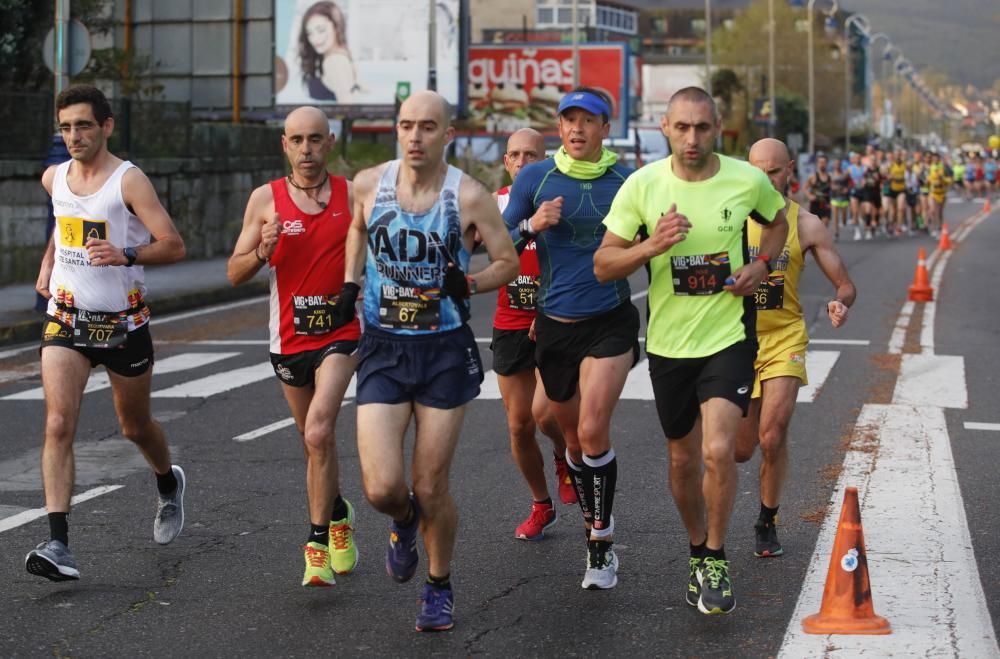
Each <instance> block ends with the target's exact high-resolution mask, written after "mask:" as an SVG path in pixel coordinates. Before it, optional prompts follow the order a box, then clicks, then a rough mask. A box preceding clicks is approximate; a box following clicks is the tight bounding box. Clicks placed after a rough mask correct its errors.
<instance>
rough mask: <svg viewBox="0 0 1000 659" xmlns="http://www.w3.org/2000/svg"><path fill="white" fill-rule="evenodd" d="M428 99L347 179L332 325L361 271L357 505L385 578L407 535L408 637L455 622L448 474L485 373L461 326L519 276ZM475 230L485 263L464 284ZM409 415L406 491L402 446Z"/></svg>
mask: <svg viewBox="0 0 1000 659" xmlns="http://www.w3.org/2000/svg"><path fill="white" fill-rule="evenodd" d="M450 116H451V110H450V108H449V107H448V104H447V102H446V101H445V100H444V99H443V98H442V97H441V96H439V95H438V94H436V93H434V92H429V91H423V92H418V93H416V94H414V95H413V96H411V97H410V98H408V99H407V100H406V102H405V103H403V105H402V107H401V108H400V113H399V122H398V124H397V136H398V139H399V144H400V147H401V149H402V153H403V157H402V159H401V160H395V161H392V162H389V163H385V164H382V165H379V166H377V167H374V168H372V169H368V170H365V171H363V172H361V173H359V174H358V175H357V176H356V177H355V179H354V214H353V219H352V224H351V229H350V233H349V234H348V238H347V251H346V264H345V270H346V271H345V282H346V283H345V284H344V289H343V291H342V293H341V295H340V297H339V299H338V302H337V305H336V306H335V308H334V313H335V315H336V316H337V321H336V322H337V323H346V322H348V321H349V320H350V319H351V318H352V317H353V315H354V306H355V303H356V301H357V297H358V294H359V292H360V287H359V286H358V284H357V282H358V281H359V280H360V277H361V273H362V267H363V266H364V272H365V295H364V304H363V309H364V311H363V317H364V325H365V327H364V334H363V335H362V337H361V343H360V345H359V347H358V385H357V403H358V455H359V458H360V461H361V473H362V477H363V479H364V484H365V493H366V495H367V496H368V501H369V502H370V503H371V504H372V506H373V507H374V508H375V509H376V510H378V511H379V512H382V513H385V514H387V515H389V516H390V517H391V518H392V524H391V526H390V535H389V546H388V548H387V551H386V570H387V571H388V573H389V575H390V576H391V577H392V578H393V579H395V580H396V581H398V582H400V583H402V582H405V581H408V580H409V579H410V578H412V577H413V574H414V573H415V572H416V569H417V563H418V562H419V556H418V554H417V532H418V530H419V531H420V532H421V534H422V536H423V539H424V547H425V548H426V550H427V559H428V563H429V565H428V577H427V582H426V583H425V584H424V589H423V594H422V596H421V602H422V605H421V609H420V612H419V614H418V615H417V622H416V629H417V631H432V630H444V629H450V628H451V627H452V626H453V619H452V611H453V607H454V596H453V594H452V588H451V581H450V573H451V558H452V553H453V550H454V546H455V532H456V528H457V526H458V514H457V511H456V509H455V504H454V502H453V500H452V498H451V494H450V493H449V491H448V471H449V469H450V465H451V459H452V455H453V454H454V451H455V446H456V444H457V442H458V434H459V431H460V430H461V426H462V419H463V416H464V413H465V405H466V404H467V403H468V402H469V401H470V400H472V399H473V398H475V397H476V396H477V395H478V394H479V385H480V383H481V382H482V381H483V369H482V364H481V362H480V360H479V350H478V348H477V347H476V342H475V337H474V336H473V335H472V331H471V330H470V329H469V327H468V326H467V325H466V322H465V321H466V320H467V319H468V313H469V299H468V298H469V296H470V295H471V294H474V293H477V292H486V291H492V290H496V289H497V288H499V287H500V286H503V285H504V284H506V283H507V282H509V281H510V280H511V279H513V278H514V277H515V276H516V275H517V271H518V266H519V262H518V258H517V253H516V252H515V251H514V246H513V245H512V244H511V240H510V236H509V235H508V233H507V231H506V229H505V227H504V224H503V219H502V218H501V217H500V212H499V210H497V205H496V202H495V201H494V200H493V197H492V195H490V193H489V192H488V191H487V190H486V188H484V187H483V186H482V185H480V184H479V183H478V182H476V181H475V180H474V179H472V178H471V177H469V176H466V175H464V174H462V172H461V171H459V170H457V169H455V168H454V167H449V166H448V165H447V163H445V161H444V148H445V145H446V144H447V143H448V142H449V141H450V140H451V139H452V137H453V136H454V129H453V128H451V126H450ZM477 231H478V233H479V236H480V238H481V239H482V241H483V244H484V245H485V246H486V251H487V253H488V254H489V257H490V264H489V265H488V266H486V267H485V268H484V269H483V270H481V271H480V272H477V273H475V274H474V275H472V276H467V275H466V272H468V269H469V252H470V251H471V249H472V242H473V237H474V235H475V234H476V232H477ZM411 418H415V420H416V442H415V444H414V448H413V464H412V474H413V483H412V493H411V490H410V487H409V485H408V484H407V478H406V471H405V464H404V462H405V461H404V455H403V439H404V436H405V434H406V429H407V427H408V426H409V424H410V419H411Z"/></svg>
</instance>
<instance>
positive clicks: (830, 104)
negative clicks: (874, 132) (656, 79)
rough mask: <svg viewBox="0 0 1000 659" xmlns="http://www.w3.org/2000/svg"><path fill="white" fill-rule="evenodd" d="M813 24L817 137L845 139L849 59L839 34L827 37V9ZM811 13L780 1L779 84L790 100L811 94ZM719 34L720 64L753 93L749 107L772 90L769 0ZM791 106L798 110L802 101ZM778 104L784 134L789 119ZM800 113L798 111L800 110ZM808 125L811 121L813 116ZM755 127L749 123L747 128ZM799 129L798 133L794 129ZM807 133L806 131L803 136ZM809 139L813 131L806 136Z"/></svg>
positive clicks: (714, 46) (777, 39)
mask: <svg viewBox="0 0 1000 659" xmlns="http://www.w3.org/2000/svg"><path fill="white" fill-rule="evenodd" d="M815 17H816V24H815V25H814V27H813V55H814V74H815V107H816V133H817V141H818V142H820V143H822V141H823V140H822V139H820V138H821V137H823V136H825V137H826V139H827V140H829V141H833V142H837V141H839V140H840V139H842V134H843V126H844V62H843V59H842V53H841V50H840V44H839V41H838V37H839V34H838V33H834V34H832V35H827V33H826V32H825V31H824V29H823V26H822V12H821V11H820V10H819V8H818V7H817V10H816V12H815ZM805 20H806V11H805V9H802V8H797V7H791V6H789V4H788V3H787V2H780V1H777V0H776V1H775V2H774V24H775V76H774V77H775V81H774V82H775V88H776V91H777V92H778V95H783V96H785V97H786V98H792V97H798V98H799V99H806V100H805V101H804V103H803V112H807V109H806V105H807V104H808V95H809V77H808V75H809V69H808V58H807V56H806V49H807V47H808V35H807V32H806V29H805V28H806V23H805ZM716 34H717V35H718V36H715V34H713V41H712V50H713V58H714V60H715V61H716V62H717V63H718V65H719V66H723V67H727V68H729V69H732V70H733V71H734V72H735V73H736V74H737V75H738V76H739V77H740V78H742V79H743V81H744V82H743V84H744V86H745V87H746V89H747V90H748V92H749V96H750V98H749V102H748V103H747V106H748V107H749V108H752V107H753V102H754V100H755V99H756V98H760V97H763V96H765V95H766V94H767V91H766V90H767V74H768V47H767V44H768V6H767V0H754V1H753V2H752V3H750V4H749V5H748V6H747V7H746V9H744V10H743V11H741V12H740V13H738V14H737V15H736V16H735V17H734V19H733V22H732V27H731V28H730V29H726V30H719V31H718V32H717V33H716ZM790 107H792V108H797V107H798V106H797V104H792V105H791V106H790ZM781 111H782V107H781V103H780V102H779V103H778V122H779V126H778V128H779V137H781V136H782V134H781V133H780V131H781V126H782V125H784V123H785V122H784V120H783V118H782V116H781ZM794 111H795V112H798V110H797V109H796V110H794ZM806 118H807V121H806V124H808V115H807V117H806ZM744 127H745V128H749V126H744ZM794 132H798V131H794ZM804 133H805V131H804V130H803V134H804ZM803 136H804V137H805V138H806V139H807V140H808V135H805V134H804V135H803Z"/></svg>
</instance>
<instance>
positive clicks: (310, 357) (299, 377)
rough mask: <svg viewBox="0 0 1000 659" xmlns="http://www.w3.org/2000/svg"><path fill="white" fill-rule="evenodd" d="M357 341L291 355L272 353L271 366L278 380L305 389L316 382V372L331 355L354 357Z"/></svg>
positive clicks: (341, 342) (329, 345)
mask: <svg viewBox="0 0 1000 659" xmlns="http://www.w3.org/2000/svg"><path fill="white" fill-rule="evenodd" d="M357 349H358V342H357V341H333V342H332V343H329V344H327V345H325V346H323V347H322V348H316V349H315V350H303V351H302V352H296V353H292V354H290V355H279V354H276V353H273V352H272V353H271V366H273V367H274V374H275V375H277V376H278V379H279V380H281V381H282V382H284V383H285V384H287V385H288V386H290V387H305V386H308V385H311V384H313V382H315V381H316V371H317V370H318V369H319V366H320V364H322V363H323V360H324V359H326V358H327V357H329V356H330V355H353V354H354V351H356V350H357Z"/></svg>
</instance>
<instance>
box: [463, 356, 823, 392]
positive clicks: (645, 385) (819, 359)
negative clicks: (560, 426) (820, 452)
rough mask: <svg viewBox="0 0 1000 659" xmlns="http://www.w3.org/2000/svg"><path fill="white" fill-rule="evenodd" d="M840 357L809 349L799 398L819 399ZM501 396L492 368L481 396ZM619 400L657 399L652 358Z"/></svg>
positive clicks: (641, 365) (632, 377)
mask: <svg viewBox="0 0 1000 659" xmlns="http://www.w3.org/2000/svg"><path fill="white" fill-rule="evenodd" d="M839 357H840V351H839V350H810V351H809V352H807V353H806V374H807V375H808V377H809V384H808V385H806V386H804V387H802V388H801V389H799V394H798V397H797V399H796V400H797V401H798V402H800V403H811V402H813V401H814V400H816V397H817V396H818V395H819V392H820V390H821V389H822V388H823V384H824V383H825V382H826V380H827V378H828V377H829V376H830V371H832V370H833V367H834V365H835V364H836V363H837V359H838V358H839ZM499 399H500V386H499V385H498V384H497V377H496V372H494V371H489V372H488V373H487V374H486V377H485V379H484V380H483V384H482V387H481V388H480V393H479V400H499ZM619 400H653V385H652V383H651V382H650V381H649V362H648V360H645V359H644V360H642V361H641V362H639V363H638V364H636V366H635V368H633V369H632V370H631V371H629V374H628V379H627V380H626V381H625V387H624V388H623V389H622V395H621V396H619Z"/></svg>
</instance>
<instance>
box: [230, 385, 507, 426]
mask: <svg viewBox="0 0 1000 659" xmlns="http://www.w3.org/2000/svg"><path fill="white" fill-rule="evenodd" d="M494 381H496V378H494ZM356 382H357V377H354V378H351V383H350V384H349V385H347V391H346V392H344V402H342V403H341V404H340V408H341V409H343V408H345V407H347V406H348V405H350V404H351V403H353V402H354V400H353V399H354V396H355V388H356V386H357V384H356ZM349 399H350V400H349ZM294 425H295V419H294V418H293V417H288V418H287V419H282V420H281V421H275V422H274V423H269V424H267V425H266V426H261V427H260V428H257V429H256V430H251V431H250V432H245V433H243V434H242V435H236V436H235V437H233V441H234V442H249V441H252V440H254V439H257V438H258V437H263V436H264V435H270V434H271V433H272V432H277V431H279V430H281V429H282V428H287V427H288V426H294Z"/></svg>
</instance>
